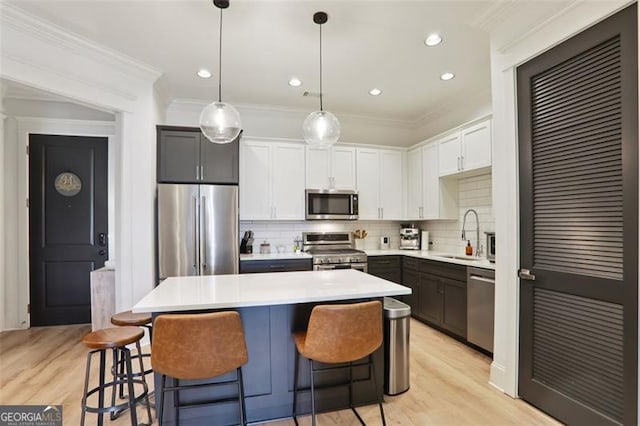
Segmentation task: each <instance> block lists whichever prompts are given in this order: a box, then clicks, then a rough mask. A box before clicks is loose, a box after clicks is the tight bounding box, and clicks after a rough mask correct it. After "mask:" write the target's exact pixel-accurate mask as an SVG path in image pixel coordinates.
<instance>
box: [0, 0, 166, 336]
mask: <svg viewBox="0 0 640 426" xmlns="http://www.w3.org/2000/svg"><path fill="white" fill-rule="evenodd" d="M0 7H1V8H2V13H1V14H0V31H1V33H0V36H1V37H2V41H3V43H2V50H1V51H0V53H1V56H0V60H1V61H2V67H1V68H0V78H3V79H6V80H9V81H13V82H17V83H19V84H22V85H25V86H28V87H32V88H36V89H42V90H44V91H47V92H50V93H53V94H55V95H58V96H63V97H65V98H67V99H70V100H71V101H72V102H74V103H77V104H79V105H88V106H93V108H94V109H97V110H101V111H108V112H112V113H116V135H115V138H114V139H115V141H116V143H115V148H114V153H115V155H116V157H117V161H116V163H117V165H118V167H116V171H115V182H114V187H115V200H114V203H113V204H114V205H115V213H114V216H115V217H114V222H115V235H116V243H115V249H116V250H115V251H116V253H117V255H118V259H116V262H117V265H118V266H117V269H116V309H118V310H122V309H127V308H130V307H131V306H132V305H133V303H135V302H136V301H137V300H138V299H139V298H141V297H142V296H143V295H144V294H146V293H147V292H148V291H149V290H150V289H151V288H152V287H153V270H154V267H153V264H154V262H153V253H154V249H153V241H154V233H153V218H154V215H153V199H154V193H155V192H154V189H155V124H156V123H157V122H159V120H162V119H163V117H161V116H159V115H161V114H160V113H159V112H158V111H161V110H162V105H163V104H162V102H160V100H159V98H160V97H159V95H158V94H157V93H156V91H155V88H154V82H155V81H156V80H157V79H158V77H159V76H160V73H159V72H158V71H156V70H154V69H151V68H150V67H148V66H146V65H144V64H140V63H138V62H136V61H134V60H132V59H130V58H127V57H125V56H123V55H120V54H118V53H116V52H113V51H111V50H108V49H104V48H102V47H101V46H98V45H95V44H93V43H91V42H89V41H87V40H85V39H82V38H81V37H78V36H75V35H73V34H70V33H68V32H66V31H63V30H61V29H60V28H59V27H56V26H52V25H50V24H48V23H46V22H43V21H41V20H39V19H36V18H34V17H33V16H30V15H28V14H26V13H24V12H22V11H20V10H18V9H16V8H14V7H12V6H11V5H10V4H7V3H0ZM9 121H11V120H9ZM11 126H14V124H12V123H10V122H7V123H6V127H7V129H6V130H7V133H8V134H16V137H18V136H17V135H18V134H19V131H18V130H16V131H14V129H12V128H11ZM9 150H10V149H7V150H5V161H9V160H10V159H12V158H18V157H17V156H18V155H19V154H18V153H9V152H8V151H9ZM14 182H17V184H18V190H17V191H16V192H15V193H13V194H10V193H9V191H14V188H13V187H12V186H11V185H7V186H5V200H9V203H5V204H9V205H10V206H16V209H17V213H15V216H12V215H13V214H14V212H13V211H12V207H9V209H8V212H7V211H6V210H5V220H6V223H8V224H11V226H13V227H15V226H16V224H19V223H20V221H24V218H25V217H27V214H26V207H24V203H21V202H20V199H19V194H20V191H22V193H25V192H24V190H25V188H26V182H27V177H26V175H24V174H16V175H15V180H14ZM24 226H25V225H21V227H22V229H25V228H24ZM8 229H10V228H9V227H7V230H8ZM8 236H9V235H7V237H8ZM17 240H18V245H20V244H22V246H19V247H17V251H16V253H17V256H18V258H19V260H18V262H19V263H18V265H17V266H16V267H17V268H18V271H17V274H15V275H17V276H18V282H17V283H15V286H16V287H17V288H19V289H21V288H26V287H28V268H27V267H26V264H25V261H24V260H21V259H28V249H27V247H26V245H27V241H26V240H24V238H23V237H22V236H20V237H18V238H17ZM8 252H9V250H8V249H5V254H7V253H8ZM5 267H6V269H7V272H9V269H10V268H13V267H14V264H11V265H10V264H9V263H8V262H6V263H5ZM5 281H6V280H5ZM13 286H14V283H8V282H5V289H0V290H2V291H5V295H7V294H8V293H10V292H11V291H12V289H13V288H14V287H13ZM12 297H13V295H12ZM19 303H20V305H21V306H20V307H19V308H20V309H23V308H22V305H23V304H24V301H22V300H20V301H19ZM5 305H6V308H7V310H6V312H4V314H5V324H4V325H5V327H6V328H15V327H25V326H27V325H28V322H27V321H28V317H27V316H26V312H25V313H22V312H21V311H19V312H18V314H17V315H15V316H14V315H13V312H12V311H9V310H10V309H13V307H14V306H13V304H12V302H11V301H9V300H8V299H7V300H5ZM25 307H26V306H25Z"/></svg>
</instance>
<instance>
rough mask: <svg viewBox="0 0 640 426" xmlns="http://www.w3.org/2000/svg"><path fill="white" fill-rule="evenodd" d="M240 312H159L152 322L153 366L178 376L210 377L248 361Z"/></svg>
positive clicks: (155, 368) (162, 371)
mask: <svg viewBox="0 0 640 426" xmlns="http://www.w3.org/2000/svg"><path fill="white" fill-rule="evenodd" d="M248 359H249V357H248V355H247V346H246V343H245V338H244V331H243V328H242V321H241V319H240V315H239V314H238V313H237V312H214V313H210V314H166V315H159V316H158V317H157V318H156V320H155V322H154V325H153V343H152V346H151V366H152V368H153V370H154V371H155V372H156V373H160V374H165V375H167V376H170V377H174V378H176V379H190V380H195V379H207V378H211V377H215V376H219V375H222V374H225V373H227V372H229V371H232V370H235V369H236V368H238V367H240V366H242V365H244V364H246V363H247V360H248Z"/></svg>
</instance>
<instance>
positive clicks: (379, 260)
mask: <svg viewBox="0 0 640 426" xmlns="http://www.w3.org/2000/svg"><path fill="white" fill-rule="evenodd" d="M367 271H368V272H369V274H371V275H375V276H376V277H380V278H384V279H385V280H389V281H392V282H394V283H396V284H401V283H402V257H401V256H369V257H367Z"/></svg>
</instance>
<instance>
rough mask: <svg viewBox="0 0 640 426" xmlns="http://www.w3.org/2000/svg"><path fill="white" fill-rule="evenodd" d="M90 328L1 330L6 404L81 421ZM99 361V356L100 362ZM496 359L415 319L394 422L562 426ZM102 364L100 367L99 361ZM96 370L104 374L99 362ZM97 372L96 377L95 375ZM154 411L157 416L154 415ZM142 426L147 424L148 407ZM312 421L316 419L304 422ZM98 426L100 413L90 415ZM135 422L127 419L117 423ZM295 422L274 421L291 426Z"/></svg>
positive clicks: (372, 418) (365, 412)
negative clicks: (57, 410)
mask: <svg viewBox="0 0 640 426" xmlns="http://www.w3.org/2000/svg"><path fill="white" fill-rule="evenodd" d="M90 329H91V327H90V326H89V325H73V326H64V327H40V328H32V329H30V330H21V331H8V332H3V333H0V404H3V405H10V404H43V405H46V404H62V405H63V406H64V407H63V416H64V424H65V425H67V424H69V425H77V424H79V423H80V399H81V397H82V386H83V380H84V369H85V362H86V354H87V349H86V348H85V347H84V345H82V343H81V342H80V341H81V339H82V336H84V334H86V333H88V332H89V331H90ZM96 360H97V358H96ZM490 362H491V360H490V359H489V358H488V357H486V356H484V355H482V354H480V353H478V352H476V351H474V350H473V349H471V348H469V347H467V346H465V345H463V344H462V343H459V342H457V341H455V340H453V339H451V338H449V337H448V336H445V335H443V334H442V333H440V332H438V331H436V330H433V329H432V328H430V327H427V326H425V325H424V324H422V323H420V322H417V321H415V320H412V322H411V365H410V368H411V389H410V390H409V391H408V392H405V393H404V394H402V395H398V396H395V397H390V396H385V404H384V410H385V414H386V419H387V423H388V424H390V425H432V424H433V425H480V424H486V425H489V424H490V425H515V424H517V425H557V424H559V423H558V422H556V421H555V420H554V419H552V418H551V417H549V416H547V415H545V414H544V413H542V412H540V411H538V410H536V409H535V408H533V407H532V406H530V405H528V404H527V403H525V402H523V401H521V400H515V399H512V398H510V397H508V396H506V395H505V394H503V393H502V392H500V391H498V390H497V389H495V388H493V387H492V386H491V385H489V383H488V382H487V380H488V377H489V365H490ZM96 364H97V363H96ZM96 364H94V365H95V366H96V372H97V365H96ZM96 375H97V374H96ZM358 412H359V413H360V414H361V415H362V417H363V418H364V420H365V421H366V422H367V424H370V425H377V424H381V422H380V417H379V411H378V409H377V406H368V407H362V408H359V409H358ZM153 414H155V413H153ZM138 421H146V415H145V414H144V411H143V410H142V409H139V410H138ZM299 423H300V424H301V425H308V424H311V421H310V417H309V416H304V417H301V418H300V419H299ZM87 424H95V415H92V414H89V415H88V416H87ZM105 424H110V425H114V426H119V425H127V424H129V416H128V414H125V415H123V416H122V417H120V418H119V419H117V420H116V421H113V422H108V421H107V422H105ZM293 424H294V423H293V420H291V419H287V420H281V421H276V422H272V423H270V425H274V426H285V425H286V426H290V425H293ZM318 424H319V425H358V424H359V422H358V421H357V419H356V418H355V416H354V415H353V413H352V412H351V411H348V410H344V411H338V412H333V413H326V414H321V415H319V416H318Z"/></svg>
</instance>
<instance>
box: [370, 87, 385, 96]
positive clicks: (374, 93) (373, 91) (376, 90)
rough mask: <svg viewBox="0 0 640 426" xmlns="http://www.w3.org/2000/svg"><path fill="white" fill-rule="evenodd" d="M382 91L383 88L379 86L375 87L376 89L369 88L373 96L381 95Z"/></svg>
mask: <svg viewBox="0 0 640 426" xmlns="http://www.w3.org/2000/svg"><path fill="white" fill-rule="evenodd" d="M381 93H382V90H380V89H377V88H374V89H371V90H369V94H370V95H371V96H378V95H380V94H381Z"/></svg>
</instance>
